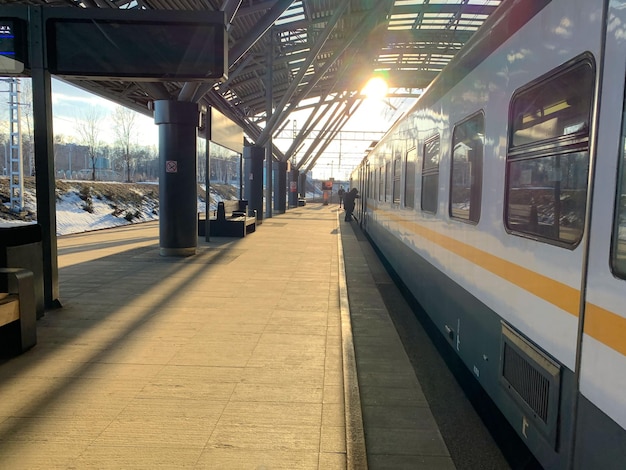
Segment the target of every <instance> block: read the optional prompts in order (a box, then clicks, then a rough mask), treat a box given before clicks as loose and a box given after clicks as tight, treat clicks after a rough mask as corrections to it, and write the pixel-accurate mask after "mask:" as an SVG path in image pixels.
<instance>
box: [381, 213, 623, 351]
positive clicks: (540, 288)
mask: <svg viewBox="0 0 626 470" xmlns="http://www.w3.org/2000/svg"><path fill="white" fill-rule="evenodd" d="M385 213H386V215H387V216H388V217H389V218H390V220H392V221H393V222H395V223H397V224H398V225H399V226H401V227H403V228H404V229H406V230H408V231H410V232H412V233H415V234H416V235H418V236H420V237H422V238H424V239H426V240H429V241H430V242H432V243H434V244H436V245H439V246H440V247H442V248H445V249H446V250H448V251H450V252H452V253H454V254H456V255H457V256H460V257H462V258H464V259H466V260H468V261H470V262H471V263H474V264H475V265H477V266H480V267H481V268H483V269H485V270H487V271H489V272H490V273H492V274H495V275H496V276H498V277H500V278H502V279H504V280H506V281H508V282H510V283H512V284H514V285H516V286H518V287H520V288H522V289H524V290H526V291H528V292H530V293H531V294H533V295H535V296H537V297H539V298H541V299H543V300H545V301H546V302H549V303H551V304H553V305H555V306H556V307H558V308H560V309H561V310H563V311H565V312H567V313H569V314H571V315H573V316H575V317H578V315H579V309H580V291H579V289H575V288H573V287H570V286H568V285H566V284H563V283H562V282H559V281H556V280H554V279H552V278H550V277H547V276H544V275H542V274H538V273H536V272H535V271H531V270H530V269H527V268H524V267H522V266H519V265H518V264H515V263H512V262H510V261H507V260H505V259H502V258H500V257H498V256H494V255H492V254H491V253H487V252H486V251H483V250H480V249H478V248H475V247H473V246H471V245H468V244H467V243H463V242H460V241H458V240H455V239H454V238H451V237H448V236H446V235H442V234H441V233H439V232H436V231H434V230H430V229H427V228H426V227H424V226H422V225H420V224H417V223H415V222H410V221H407V220H405V219H402V218H401V217H398V216H396V215H395V214H392V213H389V212H386V211H385ZM585 308H586V313H585V333H586V334H588V335H590V336H591V337H593V338H595V339H596V340H598V341H600V342H601V343H603V344H605V345H607V346H608V347H610V348H611V349H613V350H615V351H617V352H619V353H620V354H623V355H625V356H626V342H625V341H624V338H626V318H623V317H621V316H619V315H617V314H615V313H613V312H611V311H609V310H605V309H603V308H601V307H599V306H597V305H595V304H592V303H589V302H587V303H586V305H585Z"/></svg>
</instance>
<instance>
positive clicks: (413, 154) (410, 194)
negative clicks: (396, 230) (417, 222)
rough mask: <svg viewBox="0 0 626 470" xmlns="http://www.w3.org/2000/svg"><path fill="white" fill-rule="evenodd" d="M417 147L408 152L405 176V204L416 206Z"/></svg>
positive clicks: (406, 205)
mask: <svg viewBox="0 0 626 470" xmlns="http://www.w3.org/2000/svg"><path fill="white" fill-rule="evenodd" d="M416 160H417V149H411V150H409V151H408V152H407V154H406V163H405V174H406V176H405V178H404V205H405V207H415V162H416Z"/></svg>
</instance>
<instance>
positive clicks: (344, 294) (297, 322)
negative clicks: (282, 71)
mask: <svg viewBox="0 0 626 470" xmlns="http://www.w3.org/2000/svg"><path fill="white" fill-rule="evenodd" d="M340 216H343V212H342V211H341V212H340V209H338V207H337V206H336V205H322V204H308V205H306V206H304V207H297V208H294V209H290V210H289V211H288V212H287V213H285V214H281V215H275V216H274V217H272V218H269V219H265V220H264V221H263V223H262V224H261V225H259V227H258V229H257V231H256V232H255V233H253V234H250V235H248V236H246V237H245V238H213V239H211V241H209V242H206V241H204V239H200V240H199V242H198V251H197V254H196V255H195V256H191V257H188V258H169V257H161V256H160V255H159V240H158V223H146V224H138V225H132V226H124V227H121V228H116V229H109V230H103V231H97V232H90V233H85V234H78V235H72V236H63V237H60V238H59V240H58V246H59V249H58V253H59V257H58V260H59V279H60V284H59V285H60V301H61V304H62V305H63V308H60V309H56V310H52V311H48V312H46V314H45V316H44V317H43V318H42V319H40V320H39V321H38V323H37V332H38V344H37V346H35V347H34V348H33V349H32V350H30V351H28V352H26V353H25V354H22V355H20V356H17V357H14V358H9V359H7V358H3V359H0V468H6V469H37V468H46V469H51V468H76V469H84V468H100V469H103V468H111V469H113V468H114V469H119V468H146V469H153V468H170V469H173V468H202V469H204V468H206V469H228V470H230V469H291V470H295V469H324V470H328V469H331V470H332V469H359V470H361V469H363V470H364V469H367V468H370V469H386V468H389V469H395V468H411V469H454V468H457V466H456V465H455V463H454V462H453V460H452V458H451V456H450V452H449V449H448V447H447V445H446V443H445V442H444V440H443V438H442V435H441V433H440V431H439V428H438V426H437V423H436V421H435V419H434V418H433V415H432V414H431V411H430V408H429V404H428V401H427V400H426V398H425V397H424V394H423V391H422V388H421V385H420V382H419V381H418V378H417V377H416V375H415V373H414V370H413V368H412V366H411V364H410V361H409V358H408V357H407V354H406V353H405V352H404V349H403V347H402V343H401V341H400V338H399V337H398V334H397V333H396V330H395V328H394V324H393V321H392V320H391V319H390V317H389V315H388V312H387V307H386V305H385V302H383V299H382V296H381V293H380V286H381V283H382V284H385V283H386V282H387V280H386V279H387V278H386V277H385V275H386V274H385V273H384V269H383V268H382V266H381V265H375V264H373V263H372V262H371V260H368V257H369V256H371V254H372V253H369V254H368V252H366V251H365V250H371V248H364V247H367V246H368V244H367V243H366V242H364V240H363V238H362V235H359V232H358V230H355V229H354V228H353V226H354V225H356V223H355V222H353V223H346V222H344V221H343V217H340ZM483 463H484V462H483ZM483 468H487V467H483ZM494 468H495V467H494Z"/></svg>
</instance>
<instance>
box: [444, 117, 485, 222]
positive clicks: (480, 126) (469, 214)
mask: <svg viewBox="0 0 626 470" xmlns="http://www.w3.org/2000/svg"><path fill="white" fill-rule="evenodd" d="M484 120H485V119H484V116H483V115H482V114H479V115H477V116H474V117H473V118H471V119H469V120H467V121H465V122H464V123H462V124H459V125H458V126H456V127H455V129H454V135H453V137H452V175H451V180H452V181H451V185H450V217H453V218H458V219H462V220H468V221H472V222H478V219H479V218H480V203H481V193H482V166H483V163H482V162H483V140H484V132H485V131H484Z"/></svg>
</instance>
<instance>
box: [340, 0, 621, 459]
mask: <svg viewBox="0 0 626 470" xmlns="http://www.w3.org/2000/svg"><path fill="white" fill-rule="evenodd" d="M625 77H626V1H624V0H610V1H609V0H505V1H503V2H502V3H501V4H500V6H499V7H498V8H497V9H496V10H495V11H494V13H493V14H492V15H491V16H490V17H489V18H488V19H487V20H486V21H485V23H484V24H483V26H482V27H481V28H480V29H479V30H478V31H477V32H476V33H475V34H474V36H473V37H472V38H471V39H470V41H469V42H468V43H467V44H466V45H465V46H464V48H463V49H462V50H461V51H460V52H459V53H458V54H457V56H456V57H455V58H454V59H453V60H452V61H451V62H450V63H449V64H448V65H447V66H446V67H445V68H444V70H443V71H442V72H441V73H440V74H439V76H438V77H437V78H436V79H435V80H434V81H433V82H432V83H431V85H430V86H429V87H428V88H427V89H426V90H425V91H424V93H423V94H422V95H421V96H420V97H419V98H418V100H417V101H416V102H415V104H414V105H413V107H412V108H411V110H410V111H408V112H406V113H405V114H404V115H403V116H402V117H400V118H399V119H398V120H397V121H396V122H395V123H394V124H393V125H392V127H391V128H390V129H389V131H388V132H386V133H385V135H384V136H383V137H382V138H381V139H380V141H378V142H377V143H376V145H375V146H374V148H373V149H372V150H371V151H370V152H369V153H368V154H367V155H366V156H365V157H364V159H363V160H362V161H361V162H360V163H359V165H357V167H355V169H354V170H353V172H352V174H351V176H350V185H351V187H356V188H357V189H358V190H359V194H360V199H357V207H356V209H355V214H354V215H355V218H356V220H355V222H354V223H357V224H359V225H360V227H361V228H362V230H363V231H364V232H365V233H366V235H367V237H368V238H369V239H370V241H371V242H372V243H373V244H374V245H375V246H376V248H377V249H378V250H379V252H380V253H381V255H382V256H383V257H384V259H385V260H386V261H387V262H388V263H389V265H390V266H392V268H393V271H394V273H395V274H396V275H397V277H398V278H399V279H400V280H401V281H402V283H403V284H404V286H405V287H406V288H407V289H408V291H409V292H410V294H411V296H412V297H414V298H415V300H417V302H419V304H420V306H421V307H422V308H423V310H424V311H425V312H426V315H427V316H428V319H429V321H430V322H431V323H432V324H433V325H434V326H435V327H436V334H437V335H440V337H441V338H443V339H444V341H445V342H446V343H447V346H446V347H447V348H448V349H449V350H450V351H452V352H453V354H454V355H456V356H458V360H459V361H461V362H462V363H463V364H464V366H465V367H467V369H468V370H469V372H470V373H471V374H472V377H473V379H474V380H475V381H477V382H478V383H479V384H480V386H481V387H482V389H483V390H484V391H485V392H486V394H488V396H489V397H490V399H491V400H492V401H493V403H495V405H496V406H497V407H498V409H499V410H500V411H501V412H502V414H503V415H504V416H505V417H506V420H507V421H508V422H509V423H510V425H511V426H512V428H513V429H515V431H516V433H517V434H518V435H519V436H520V438H521V439H522V440H523V441H524V443H525V444H526V445H527V447H528V449H529V450H530V451H531V452H532V454H533V455H534V456H535V458H536V459H537V460H538V462H540V464H541V465H542V466H543V467H544V468H545V469H592V468H602V469H617V468H619V469H624V468H626V118H625V116H626V106H625V101H626V100H625V96H626V92H625V82H626V79H625Z"/></svg>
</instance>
